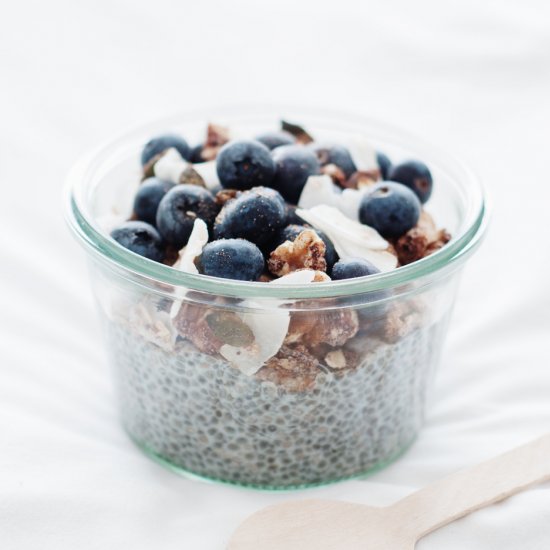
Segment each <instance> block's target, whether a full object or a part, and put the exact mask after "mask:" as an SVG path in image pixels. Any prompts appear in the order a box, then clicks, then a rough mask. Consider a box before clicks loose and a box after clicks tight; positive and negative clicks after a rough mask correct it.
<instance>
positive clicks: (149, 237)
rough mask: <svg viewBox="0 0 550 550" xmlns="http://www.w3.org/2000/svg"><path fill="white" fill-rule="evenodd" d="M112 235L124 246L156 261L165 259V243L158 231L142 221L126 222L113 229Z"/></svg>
mask: <svg viewBox="0 0 550 550" xmlns="http://www.w3.org/2000/svg"><path fill="white" fill-rule="evenodd" d="M111 237H112V238H113V239H114V240H115V241H116V242H117V243H119V244H121V245H122V246H123V247H124V248H127V249H128V250H131V251H132V252H135V253H136V254H139V255H140V256H144V257H145V258H149V259H150V260H153V261H155V262H162V260H163V259H164V245H163V242H162V238H161V236H160V235H159V233H158V231H157V230H156V229H155V228H154V227H153V226H152V225H149V224H148V223H145V222H141V221H130V222H124V223H123V224H121V225H119V226H118V227H116V228H115V229H113V230H112V231H111Z"/></svg>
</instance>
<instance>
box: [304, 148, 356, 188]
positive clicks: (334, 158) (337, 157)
mask: <svg viewBox="0 0 550 550" xmlns="http://www.w3.org/2000/svg"><path fill="white" fill-rule="evenodd" d="M308 147H309V148H310V149H311V150H312V151H313V152H314V153H315V154H316V155H317V158H318V159H319V162H320V164H321V166H326V165H327V164H335V165H336V166H338V168H340V170H342V172H344V175H345V176H346V179H347V178H349V177H350V176H351V175H352V174H353V173H354V172H357V166H355V162H353V159H352V158H351V154H350V152H349V151H348V150H347V149H346V148H345V147H343V146H342V145H330V144H329V145H327V144H322V143H321V144H319V143H315V142H314V143H312V144H310V145H308Z"/></svg>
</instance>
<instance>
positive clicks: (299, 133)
mask: <svg viewBox="0 0 550 550" xmlns="http://www.w3.org/2000/svg"><path fill="white" fill-rule="evenodd" d="M281 130H283V131H284V132H288V133H289V134H292V135H293V136H294V137H295V138H296V143H301V144H302V145H307V144H308V143H311V142H312V141H314V140H313V138H312V137H311V135H310V134H309V133H308V132H306V131H305V130H304V128H302V127H301V126H299V125H298V124H293V123H292V122H288V121H286V120H281Z"/></svg>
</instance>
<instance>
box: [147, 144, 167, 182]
mask: <svg viewBox="0 0 550 550" xmlns="http://www.w3.org/2000/svg"><path fill="white" fill-rule="evenodd" d="M165 153H166V151H162V152H161V153H157V154H156V155H155V156H154V157H152V158H150V159H149V160H148V161H147V164H145V165H144V166H143V177H142V181H143V180H145V179H147V178H152V177H153V176H154V175H155V164H156V163H157V161H158V160H159V159H160V158H161V157H162V156H163V155H164V154H165Z"/></svg>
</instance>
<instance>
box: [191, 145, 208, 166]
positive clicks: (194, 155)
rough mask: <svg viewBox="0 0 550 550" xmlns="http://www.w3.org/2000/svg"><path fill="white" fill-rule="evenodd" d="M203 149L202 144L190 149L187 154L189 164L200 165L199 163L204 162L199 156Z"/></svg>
mask: <svg viewBox="0 0 550 550" xmlns="http://www.w3.org/2000/svg"><path fill="white" fill-rule="evenodd" d="M203 147H204V146H203V144H202V143H199V144H198V145H195V146H194V147H191V150H190V152H189V162H191V163H193V164H200V163H201V162H206V161H205V160H204V159H203V158H202V156H201V153H202V149H203Z"/></svg>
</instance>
